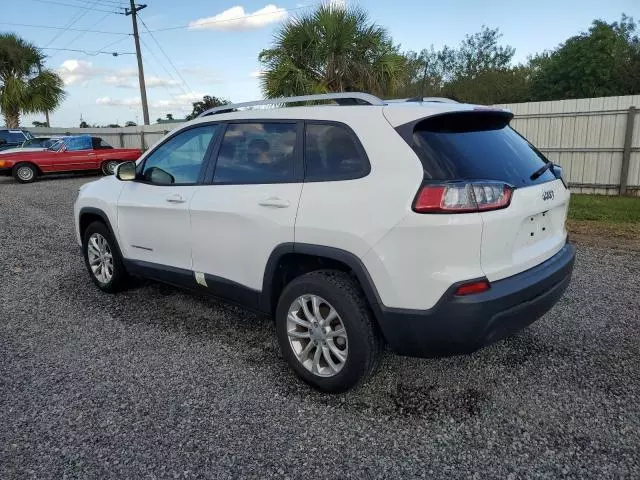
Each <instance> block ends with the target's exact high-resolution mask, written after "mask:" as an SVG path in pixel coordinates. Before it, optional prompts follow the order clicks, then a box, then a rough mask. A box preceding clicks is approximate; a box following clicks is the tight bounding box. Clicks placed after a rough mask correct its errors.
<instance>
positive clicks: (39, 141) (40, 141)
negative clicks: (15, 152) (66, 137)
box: [22, 137, 59, 148]
mask: <svg viewBox="0 0 640 480" xmlns="http://www.w3.org/2000/svg"><path fill="white" fill-rule="evenodd" d="M58 140H59V139H58V138H49V137H34V138H32V139H31V140H27V141H25V142H24V143H23V144H22V146H23V147H24V148H38V147H40V148H49V147H50V146H51V145H53V144H54V143H56V142H57V141H58Z"/></svg>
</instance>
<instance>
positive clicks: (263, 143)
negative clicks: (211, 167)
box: [213, 122, 297, 183]
mask: <svg viewBox="0 0 640 480" xmlns="http://www.w3.org/2000/svg"><path fill="white" fill-rule="evenodd" d="M296 130H297V125H296V124H295V123H258V122H256V123H232V124H230V125H229V126H228V127H227V131H226V132H225V134H224V138H223V139H222V144H221V145H220V151H219V153H218V160H217V163H216V170H215V173H214V177H213V181H214V182H215V183H287V182H293V181H294V179H295V175H294V163H295V152H294V150H295V145H296Z"/></svg>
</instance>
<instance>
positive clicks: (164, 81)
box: [144, 76, 180, 88]
mask: <svg viewBox="0 0 640 480" xmlns="http://www.w3.org/2000/svg"><path fill="white" fill-rule="evenodd" d="M144 82H145V84H146V85H147V88H155V87H173V86H176V85H180V82H179V81H177V80H173V79H169V78H160V77H154V76H151V77H145V79H144Z"/></svg>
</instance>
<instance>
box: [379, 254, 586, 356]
mask: <svg viewBox="0 0 640 480" xmlns="http://www.w3.org/2000/svg"><path fill="white" fill-rule="evenodd" d="M575 251H576V250H575V247H574V246H573V245H571V244H569V243H567V244H566V245H565V246H564V247H563V248H562V250H560V251H559V252H558V253H557V254H555V255H554V256H553V257H551V258H550V259H548V260H547V261H545V262H543V263H541V264H540V265H537V266H536V267H533V268H531V269H530V270H526V271H524V272H522V273H519V274H517V275H514V276H512V277H508V278H505V279H502V280H498V281H496V282H493V283H491V289H490V290H488V291H487V292H484V293H480V294H475V295H469V296H455V295H454V294H453V292H454V291H455V288H456V287H457V285H453V286H452V287H451V288H449V289H448V290H447V292H446V293H445V294H444V295H443V296H442V298H441V299H440V300H439V301H438V303H437V304H436V305H435V306H434V307H433V308H431V309H429V310H404V309H396V308H385V307H382V308H381V312H380V315H379V324H380V327H381V329H382V332H383V334H384V336H385V338H386V340H387V342H388V343H389V345H390V346H391V348H392V349H393V350H394V351H395V352H396V353H399V354H401V355H409V356H415V357H437V356H445V355H455V354H461V353H470V352H473V351H474V350H477V349H479V348H481V347H483V346H485V345H488V344H490V343H492V342H495V341H497V340H500V339H502V338H505V337H507V336H509V335H510V334H512V333H513V332H515V331H517V330H520V329H521V328H524V327H526V326H527V325H530V324H531V323H533V322H534V321H536V320H537V319H538V318H540V317H541V316H542V315H543V314H544V313H545V312H547V311H548V310H549V309H550V308H551V307H552V306H553V305H554V304H555V303H556V302H557V301H558V300H559V299H560V297H561V296H562V294H563V293H564V291H565V290H566V288H567V286H568V285H569V281H570V280H571V274H572V271H573V264H574V260H575Z"/></svg>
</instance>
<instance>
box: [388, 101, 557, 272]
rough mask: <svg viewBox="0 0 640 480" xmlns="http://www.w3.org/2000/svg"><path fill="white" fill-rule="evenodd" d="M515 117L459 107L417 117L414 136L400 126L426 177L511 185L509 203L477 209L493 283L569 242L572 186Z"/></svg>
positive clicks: (484, 257)
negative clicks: (516, 125) (516, 127)
mask: <svg viewBox="0 0 640 480" xmlns="http://www.w3.org/2000/svg"><path fill="white" fill-rule="evenodd" d="M511 118H512V114H511V113H510V112H507V111H504V110H497V109H496V110H491V109H481V110H469V111H457V112H449V113H445V114H441V115H436V116H432V117H428V118H425V119H423V120H420V121H417V122H414V123H413V124H412V125H410V128H411V132H412V135H411V137H412V138H408V137H409V135H407V134H408V133H409V132H407V127H409V125H403V126H401V127H399V128H398V129H397V130H398V133H400V134H401V135H402V136H403V137H405V138H406V139H407V141H410V143H411V144H412V147H413V148H414V150H415V151H416V153H417V154H418V157H419V158H420V160H421V162H422V164H423V167H424V177H425V182H431V181H433V182H441V181H444V182H448V181H456V182H459V181H469V182H478V181H492V182H495V181H498V182H503V183H504V184H507V185H509V186H511V187H512V188H513V193H512V198H511V203H510V205H509V206H508V207H506V208H502V209H500V210H491V211H485V212H482V213H480V215H481V217H482V221H483V227H482V245H481V267H482V270H483V271H484V273H485V275H486V276H487V278H488V279H489V280H490V281H493V280H499V279H501V278H505V277H508V276H511V275H514V274H516V273H519V272H522V271H524V270H527V269H529V268H531V267H534V266H535V265H538V264H539V263H542V262H544V261H545V260H547V259H548V258H550V257H551V256H553V255H554V254H555V253H557V252H558V251H559V250H560V249H561V248H562V246H563V245H564V244H565V242H566V230H565V221H566V216H567V210H568V205H569V190H568V189H567V188H566V187H565V184H564V182H563V181H562V180H561V179H559V178H557V175H558V172H557V170H554V168H553V167H552V166H551V165H547V164H548V160H547V159H546V158H545V157H544V156H543V155H542V154H541V153H540V152H539V151H538V150H537V149H536V148H535V147H534V146H533V145H531V144H530V143H529V142H528V141H527V140H526V139H525V138H524V137H522V136H521V135H520V134H518V133H517V132H516V131H515V130H513V129H512V128H511V127H510V126H509V121H510V120H511ZM545 166H547V168H546V169H545V168H543V167H545ZM470 247H471V246H470Z"/></svg>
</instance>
